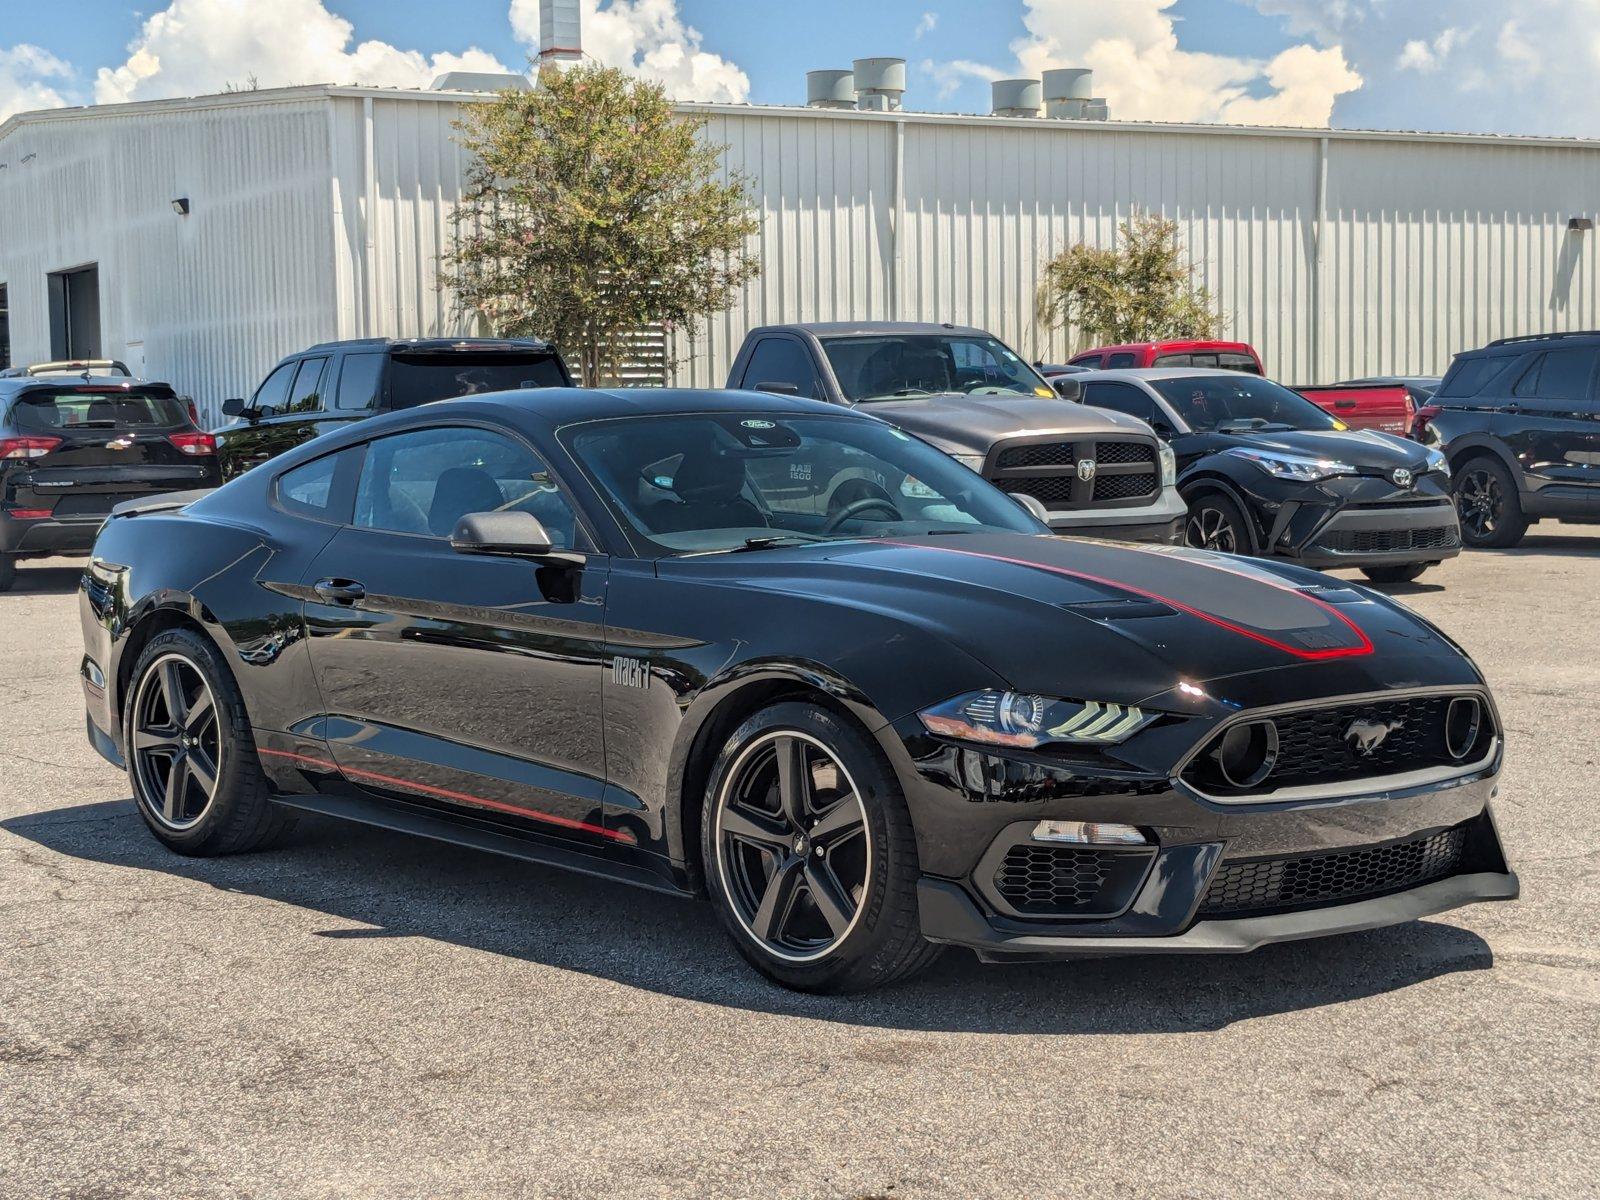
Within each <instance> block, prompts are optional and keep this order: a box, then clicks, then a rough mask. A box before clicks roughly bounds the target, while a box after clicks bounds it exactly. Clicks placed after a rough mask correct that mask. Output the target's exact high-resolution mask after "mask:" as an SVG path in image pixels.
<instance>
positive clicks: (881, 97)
mask: <svg viewBox="0 0 1600 1200" xmlns="http://www.w3.org/2000/svg"><path fill="white" fill-rule="evenodd" d="M851 66H852V67H854V68H855V69H854V72H853V74H854V76H855V84H856V107H857V108H859V109H861V110H862V111H864V112H899V111H900V98H901V97H902V96H904V95H905V94H906V60H905V59H903V58H858V59H856V60H855V62H854V63H852V64H851Z"/></svg>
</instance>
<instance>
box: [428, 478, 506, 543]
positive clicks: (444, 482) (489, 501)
mask: <svg viewBox="0 0 1600 1200" xmlns="http://www.w3.org/2000/svg"><path fill="white" fill-rule="evenodd" d="M505 502H506V497H505V493H504V492H502V491H501V490H500V485H499V484H498V483H496V482H495V480H494V476H493V475H491V474H489V472H487V471H485V470H484V469H483V468H482V467H451V468H450V469H449V470H447V471H444V472H442V473H441V474H440V476H439V482H438V483H437V484H435V485H434V488H433V500H432V501H431V502H430V503H429V505H428V532H429V533H431V534H433V536H434V537H449V536H450V533H451V531H452V530H454V529H455V527H456V522H457V521H459V520H460V519H461V518H462V517H464V516H466V515H467V514H468V513H476V512H494V511H495V510H496V509H498V508H500V507H501V506H502V505H504V504H505Z"/></svg>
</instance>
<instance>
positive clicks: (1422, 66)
mask: <svg viewBox="0 0 1600 1200" xmlns="http://www.w3.org/2000/svg"><path fill="white" fill-rule="evenodd" d="M1461 36H1462V35H1461V30H1459V29H1446V30H1445V31H1444V32H1443V33H1441V34H1440V35H1439V36H1438V37H1436V38H1434V39H1433V41H1431V42H1429V41H1424V40H1423V39H1422V38H1412V39H1411V40H1410V41H1408V42H1407V43H1406V44H1405V45H1404V46H1402V47H1401V49H1400V57H1399V58H1398V59H1396V60H1395V65H1396V66H1397V67H1399V68H1400V69H1401V70H1402V71H1421V72H1422V73H1423V74H1425V75H1430V74H1432V73H1433V72H1435V71H1437V70H1438V69H1439V68H1440V67H1442V66H1444V63H1445V60H1446V59H1447V58H1449V57H1450V51H1452V50H1453V49H1455V45H1456V43H1457V42H1458V41H1460V40H1461Z"/></svg>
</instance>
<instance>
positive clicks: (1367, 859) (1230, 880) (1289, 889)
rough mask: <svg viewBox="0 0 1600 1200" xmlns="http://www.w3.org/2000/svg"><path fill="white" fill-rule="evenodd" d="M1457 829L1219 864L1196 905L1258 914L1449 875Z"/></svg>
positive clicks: (1461, 837)
mask: <svg viewBox="0 0 1600 1200" xmlns="http://www.w3.org/2000/svg"><path fill="white" fill-rule="evenodd" d="M1465 843H1466V830H1465V829H1464V828H1462V827H1459V826H1458V827H1457V828H1455V829H1446V830H1444V831H1442V832H1440V833H1434V834H1430V835H1428V836H1426V837H1419V838H1412V839H1411V840H1409V841H1404V842H1392V843H1390V844H1389V845H1387V846H1367V847H1362V848H1360V849H1355V850H1340V851H1337V852H1335V853H1332V854H1312V855H1304V856H1301V857H1297V858H1256V859H1244V860H1240V861H1238V862H1227V861H1224V862H1223V864H1222V866H1221V867H1220V868H1219V869H1218V870H1217V873H1216V875H1215V876H1213V877H1212V880H1211V886H1210V887H1208V888H1207V889H1206V894H1205V898H1204V899H1203V900H1202V901H1201V903H1200V911H1201V912H1202V913H1206V914H1217V913H1230V914H1246V913H1253V914H1261V913H1267V912H1273V911H1284V910H1288V909H1294V908H1309V907H1314V906H1317V905H1322V904H1336V903H1340V902H1343V901H1348V900H1359V899H1361V898H1363V897H1369V896H1381V895H1383V894H1385V893H1387V892H1398V891H1403V890H1404V889H1406V888H1409V887H1415V886H1417V885H1419V884H1422V883H1427V882H1430V881H1432V880H1435V879H1442V878H1444V877H1445V876H1447V875H1451V874H1453V873H1454V872H1455V871H1456V869H1457V867H1458V866H1459V865H1460V862H1461V851H1462V848H1463V846H1464V845H1465Z"/></svg>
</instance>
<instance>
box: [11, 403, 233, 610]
mask: <svg viewBox="0 0 1600 1200" xmlns="http://www.w3.org/2000/svg"><path fill="white" fill-rule="evenodd" d="M221 482H222V475H221V472H220V470H219V469H218V465H217V456H216V441H215V439H214V438H213V437H212V436H211V435H210V434H209V433H206V432H205V431H204V430H202V429H201V428H200V427H199V426H197V425H196V424H195V423H194V420H193V419H192V418H191V416H190V414H189V410H188V408H187V407H186V406H185V405H184V404H183V403H182V402H181V401H180V400H179V398H178V397H177V396H176V395H175V394H174V393H173V391H172V389H171V388H170V387H168V386H167V385H166V384H164V383H151V382H146V381H144V380H137V379H111V378H92V379H81V378H80V379H72V378H63V377H60V376H56V375H52V374H39V375H16V376H8V377H6V378H4V379H0V591H4V590H5V589H7V588H9V587H10V586H11V584H12V582H13V581H14V580H15V577H16V565H17V563H18V561H20V560H22V559H25V558H36V557H44V556H47V555H52V554H83V553H85V552H87V551H88V549H89V547H90V546H92V545H93V544H94V535H95V532H96V531H97V530H98V529H99V528H100V524H101V522H103V521H104V520H105V519H106V516H107V515H108V514H109V513H110V512H111V510H112V507H113V506H114V505H116V504H118V503H120V502H122V501H124V500H129V499H134V498H137V497H140V496H149V495H154V494H156V493H160V492H181V491H187V490H190V489H194V488H204V487H215V486H216V485H217V484H219V483H221Z"/></svg>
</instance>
